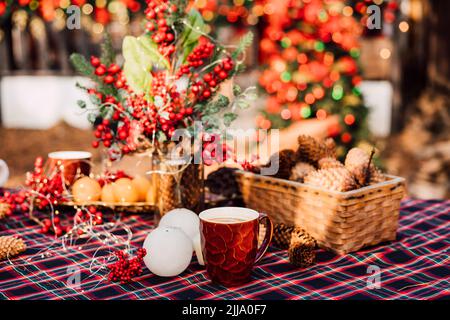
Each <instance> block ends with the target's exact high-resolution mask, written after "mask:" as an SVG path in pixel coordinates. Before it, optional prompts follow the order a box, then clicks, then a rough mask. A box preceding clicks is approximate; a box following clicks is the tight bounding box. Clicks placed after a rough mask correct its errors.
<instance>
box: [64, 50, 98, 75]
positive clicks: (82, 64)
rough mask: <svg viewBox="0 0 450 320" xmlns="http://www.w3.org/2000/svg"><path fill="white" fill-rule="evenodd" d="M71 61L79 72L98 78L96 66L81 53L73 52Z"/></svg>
mask: <svg viewBox="0 0 450 320" xmlns="http://www.w3.org/2000/svg"><path fill="white" fill-rule="evenodd" d="M70 62H71V63H72V65H73V67H74V68H75V70H76V71H77V72H78V73H79V74H81V75H83V76H86V77H89V78H91V79H94V80H96V79H95V77H94V71H95V70H94V67H93V66H91V64H90V63H89V62H88V61H87V60H86V58H85V57H83V56H82V55H81V54H79V53H72V54H71V55H70Z"/></svg>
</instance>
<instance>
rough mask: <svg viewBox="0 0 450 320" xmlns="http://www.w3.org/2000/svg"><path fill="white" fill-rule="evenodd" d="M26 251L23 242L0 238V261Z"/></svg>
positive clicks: (9, 237) (15, 239) (14, 238)
mask: <svg viewBox="0 0 450 320" xmlns="http://www.w3.org/2000/svg"><path fill="white" fill-rule="evenodd" d="M26 249H27V246H26V245H25V242H24V241H23V240H22V239H20V238H16V237H11V236H3V237H0V260H3V259H7V258H11V257H14V256H16V255H18V254H19V253H22V252H24V251H25V250H26Z"/></svg>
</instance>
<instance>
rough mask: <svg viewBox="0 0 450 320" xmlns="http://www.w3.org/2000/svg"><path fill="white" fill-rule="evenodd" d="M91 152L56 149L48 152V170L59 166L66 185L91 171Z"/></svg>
mask: <svg viewBox="0 0 450 320" xmlns="http://www.w3.org/2000/svg"><path fill="white" fill-rule="evenodd" d="M91 158H92V154H91V153H90V152H85V151H57V152H51V153H49V154H48V159H49V164H50V170H53V169H54V168H60V169H61V172H62V173H63V176H64V180H65V182H66V184H67V185H71V184H72V183H73V182H74V181H75V179H76V178H77V177H80V176H88V175H89V173H90V172H91Z"/></svg>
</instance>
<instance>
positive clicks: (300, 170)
mask: <svg viewBox="0 0 450 320" xmlns="http://www.w3.org/2000/svg"><path fill="white" fill-rule="evenodd" d="M312 171H316V168H314V167H313V166H312V165H310V164H309V163H306V162H298V163H297V164H296V165H295V167H293V168H292V170H291V175H290V177H289V180H292V181H298V182H303V179H304V178H305V176H306V175H307V174H308V173H310V172H312Z"/></svg>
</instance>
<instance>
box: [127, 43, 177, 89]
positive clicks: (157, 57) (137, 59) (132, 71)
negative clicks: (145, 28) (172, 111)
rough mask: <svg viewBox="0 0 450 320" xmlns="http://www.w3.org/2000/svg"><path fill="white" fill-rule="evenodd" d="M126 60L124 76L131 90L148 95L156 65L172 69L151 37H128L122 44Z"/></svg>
mask: <svg viewBox="0 0 450 320" xmlns="http://www.w3.org/2000/svg"><path fill="white" fill-rule="evenodd" d="M122 51H123V56H124V58H125V64H124V67H123V69H124V74H125V77H126V79H127V82H128V83H129V85H130V86H131V88H132V89H133V90H134V91H135V92H137V93H145V94H146V93H148V91H149V90H150V85H151V81H152V75H151V73H150V71H151V70H152V67H153V66H154V65H158V66H160V67H164V68H166V69H169V68H170V65H169V62H168V60H167V59H166V58H165V57H164V56H163V55H161V54H160V53H159V51H158V46H157V45H156V43H154V42H153V40H152V39H151V38H150V36H147V35H144V36H141V37H139V38H135V37H132V36H126V37H125V39H124V40H123V44H122Z"/></svg>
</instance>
